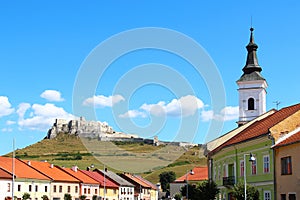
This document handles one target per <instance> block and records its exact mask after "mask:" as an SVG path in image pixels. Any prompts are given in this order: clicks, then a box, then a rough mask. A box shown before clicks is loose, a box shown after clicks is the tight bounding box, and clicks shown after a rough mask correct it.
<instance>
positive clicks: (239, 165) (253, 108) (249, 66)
mask: <svg viewBox="0 0 300 200" xmlns="http://www.w3.org/2000/svg"><path fill="white" fill-rule="evenodd" d="M253 30H254V29H253V28H251V29H250V31H251V34H250V41H249V44H248V45H247V46H246V48H247V51H248V54H247V60H246V65H245V66H244V68H243V72H244V73H243V74H242V76H241V77H240V78H239V80H238V81H237V85H238V87H239V88H238V93H239V121H238V122H237V124H238V127H237V128H235V129H233V130H232V131H229V132H228V133H226V134H224V135H222V136H220V137H219V138H216V139H214V140H212V141H210V142H208V143H207V144H206V150H205V155H206V156H207V160H208V178H209V180H213V181H215V182H216V183H217V185H218V187H219V189H220V194H219V195H218V197H217V199H218V200H231V199H234V198H233V193H232V192H233V187H234V186H235V185H237V184H241V185H243V186H245V185H252V186H255V187H256V188H257V189H258V191H259V195H260V196H259V199H261V200H274V199H278V200H286V199H289V200H295V199H297V198H298V199H299V198H300V165H299V163H300V156H299V154H298V153H299V150H300V104H295V105H291V106H288V107H284V108H282V109H280V110H278V109H271V110H269V111H266V88H267V82H266V80H265V78H264V77H263V76H262V75H261V71H262V68H261V67H260V66H259V64H258V60H257V55H256V50H257V48H258V46H257V45H256V44H255V42H254V37H253ZM245 193H246V194H244V198H245V200H246V199H247V189H246V190H245Z"/></svg>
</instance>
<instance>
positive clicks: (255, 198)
mask: <svg viewBox="0 0 300 200" xmlns="http://www.w3.org/2000/svg"><path fill="white" fill-rule="evenodd" d="M232 196H233V197H235V198H236V199H237V200H244V199H245V186H244V184H243V183H238V184H236V185H235V186H234V188H233V192H232ZM247 200H259V192H258V190H257V189H256V188H255V187H254V186H251V185H247Z"/></svg>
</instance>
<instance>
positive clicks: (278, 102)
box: [273, 101, 281, 110]
mask: <svg viewBox="0 0 300 200" xmlns="http://www.w3.org/2000/svg"><path fill="white" fill-rule="evenodd" d="M273 103H275V105H276V110H278V106H279V104H281V102H280V101H274V102H273Z"/></svg>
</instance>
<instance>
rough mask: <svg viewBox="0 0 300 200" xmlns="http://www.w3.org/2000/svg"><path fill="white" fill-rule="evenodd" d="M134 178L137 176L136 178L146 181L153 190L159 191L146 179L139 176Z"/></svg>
mask: <svg viewBox="0 0 300 200" xmlns="http://www.w3.org/2000/svg"><path fill="white" fill-rule="evenodd" d="M134 176H135V177H136V178H138V179H140V180H142V181H144V182H145V183H146V184H148V185H149V186H150V187H151V189H153V190H157V187H156V185H154V184H153V183H151V182H150V181H148V180H146V179H144V178H142V177H140V176H138V175H134Z"/></svg>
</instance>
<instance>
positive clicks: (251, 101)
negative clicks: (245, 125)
mask: <svg viewBox="0 0 300 200" xmlns="http://www.w3.org/2000/svg"><path fill="white" fill-rule="evenodd" d="M248 110H254V99H253V98H249V99H248Z"/></svg>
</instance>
